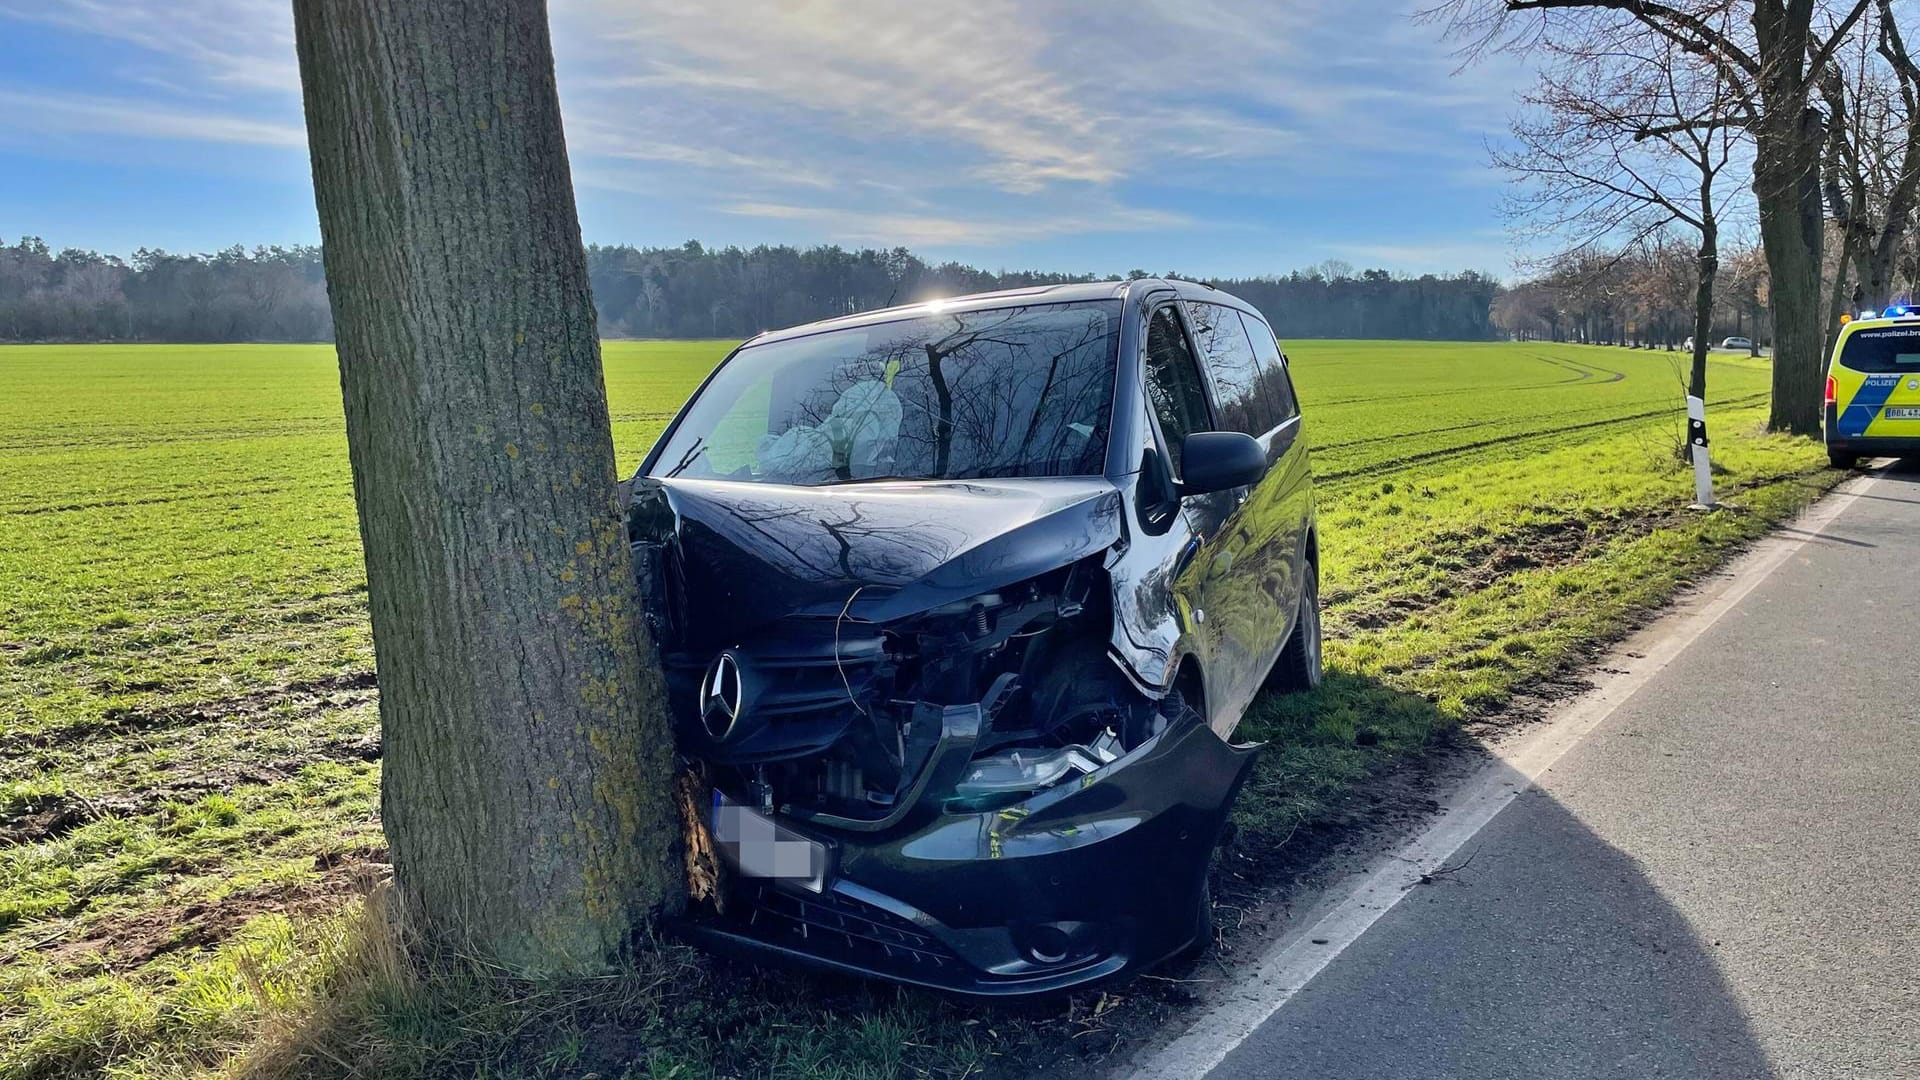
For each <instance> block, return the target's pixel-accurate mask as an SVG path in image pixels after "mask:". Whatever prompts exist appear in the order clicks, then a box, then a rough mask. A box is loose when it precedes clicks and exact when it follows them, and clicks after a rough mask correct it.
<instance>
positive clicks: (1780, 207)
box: [1753, 0, 1826, 435]
mask: <svg viewBox="0 0 1920 1080" xmlns="http://www.w3.org/2000/svg"><path fill="white" fill-rule="evenodd" d="M1813 7H1814V5H1813V4H1811V3H1807V2H1804V0H1794V2H1790V3H1782V2H1781V0H1758V2H1756V3H1755V4H1754V5H1753V29H1754V41H1755V44H1756V45H1757V46H1758V55H1759V56H1760V57H1761V58H1763V60H1764V61H1765V63H1766V68H1765V70H1764V71H1763V72H1762V73H1761V74H1760V76H1759V79H1758V82H1759V89H1760V97H1761V102H1762V116H1761V118H1760V122H1759V124H1758V125H1757V127H1756V129H1755V131H1754V163H1753V193H1754V198H1755V200H1756V201H1757V202H1758V204H1759V209H1760V238H1761V242H1762V245H1763V246H1764V247H1765V249H1766V256H1767V270H1768V273H1769V275H1770V278H1771V281H1772V285H1771V289H1772V301H1773V303H1772V307H1773V410H1772V415H1771V416H1770V417H1769V418H1768V420H1767V427H1768V428H1769V429H1770V430H1773V431H1789V432H1792V433H1793V434H1795V435H1818V434H1819V433H1820V405H1821V396H1822V393H1823V389H1824V386H1825V380H1824V376H1825V369H1826V364H1825V362H1824V357H1822V355H1821V351H1820V350H1821V346H1822V345H1823V344H1824V343H1825V341H1826V334H1825V327H1824V326H1822V325H1821V322H1822V320H1821V310H1820V309H1821V304H1820V263H1821V259H1822V256H1823V254H1824V250H1823V248H1822V235H1821V233H1822V229H1823V228H1824V226H1825V223H1826V215H1825V212H1824V211H1825V208H1824V207H1823V206H1822V205H1821V201H1820V151H1821V148H1822V147H1823V146H1824V145H1825V143H1826V128H1825V123H1824V121H1823V119H1822V118H1821V116H1820V114H1819V112H1818V111H1817V110H1815V109H1814V108H1813V107H1812V106H1811V104H1810V101H1809V94H1810V92H1811V90H1812V85H1811V82H1810V81H1809V76H1808V72H1807V70H1806V66H1807V49H1808V45H1809V41H1810V38H1811V36H1812V33H1811V30H1812V20H1813V14H1812V12H1813ZM1757 344H1758V342H1757V341H1756V345H1757Z"/></svg>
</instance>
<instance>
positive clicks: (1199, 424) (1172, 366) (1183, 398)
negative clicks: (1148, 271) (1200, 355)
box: [1146, 305, 1212, 479]
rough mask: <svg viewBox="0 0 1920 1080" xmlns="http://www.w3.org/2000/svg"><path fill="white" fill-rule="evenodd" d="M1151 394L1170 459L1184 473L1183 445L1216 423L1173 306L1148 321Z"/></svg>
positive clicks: (1148, 376) (1177, 476)
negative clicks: (1188, 438) (1210, 412)
mask: <svg viewBox="0 0 1920 1080" xmlns="http://www.w3.org/2000/svg"><path fill="white" fill-rule="evenodd" d="M1146 374H1147V397H1148V399H1149V400H1151V401H1152V402H1153V415H1154V416H1155V417H1156V418H1157V419H1158V420H1159V421H1160V432H1161V434H1162V435H1164V436H1165V437H1166V440H1167V458H1168V460H1170V461H1172V462H1173V475H1174V477H1175V478H1176V479H1178V478H1179V476H1180V449H1181V446H1180V444H1181V443H1182V442H1184V441H1185V440H1186V437H1187V436H1188V435H1191V434H1192V433H1194V432H1196V431H1206V430H1207V429H1208V428H1209V427H1211V426H1212V423H1211V421H1209V420H1208V418H1207V395H1206V391H1205V390H1204V389H1202V387H1201V382H1200V368H1199V366H1198V365H1197V364H1195V362H1194V358H1193V350H1192V349H1191V348H1189V347H1188V345H1187V335H1186V334H1184V333H1182V332H1181V330H1180V319H1179V317H1178V316H1176V315H1175V314H1174V312H1173V308H1172V306H1171V305H1169V306H1166V307H1162V308H1160V309H1159V310H1157V311H1155V312H1154V313H1153V317H1152V318H1151V319H1150V320H1148V322H1147V363H1146Z"/></svg>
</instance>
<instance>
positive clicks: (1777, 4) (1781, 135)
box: [1426, 0, 1875, 435]
mask: <svg viewBox="0 0 1920 1080" xmlns="http://www.w3.org/2000/svg"><path fill="white" fill-rule="evenodd" d="M1874 2H1875V0H1845V2H1841V3H1837V4H1829V5H1823V4H1821V3H1819V2H1817V0H1673V2H1672V3H1661V2H1657V0H1448V2H1447V3H1445V4H1442V5H1441V6H1439V7H1437V8H1434V9H1431V10H1429V11H1428V12H1427V13H1426V14H1427V16H1428V17H1429V18H1433V19H1437V20H1439V21H1441V22H1443V23H1444V24H1445V25H1446V26H1447V28H1448V30H1449V32H1450V33H1452V34H1454V35H1456V36H1457V37H1458V38H1460V39H1461V40H1463V41H1464V42H1465V44H1466V49H1467V51H1468V52H1469V53H1474V52H1478V51H1484V50H1489V49H1496V48H1512V49H1532V48H1535V47H1538V46H1540V45H1542V44H1550V43H1553V42H1556V41H1561V40H1564V39H1566V38H1567V37H1569V36H1572V37H1575V38H1581V37H1586V38H1594V37H1605V36H1607V35H1611V34H1618V33H1620V32H1621V31H1622V28H1623V27H1626V26H1629V25H1633V26H1637V27H1638V28H1640V29H1643V30H1644V31H1646V32H1649V33H1652V34H1655V35H1658V36H1659V37H1661V38H1664V39H1665V40H1667V41H1669V42H1671V43H1672V44H1673V45H1674V46H1676V47H1677V48H1679V49H1680V50H1682V51H1683V52H1685V53H1688V54H1690V55H1694V56H1699V57H1701V58H1702V59H1703V60H1705V61H1707V62H1709V63H1711V64H1712V65H1714V67H1716V68H1717V69H1718V70H1719V72H1720V74H1721V76H1722V77H1723V78H1724V79H1725V80H1726V82H1727V84H1728V86H1729V87H1730V88H1731V89H1732V91H1733V92H1734V94H1735V96H1736V97H1737V99H1738V101H1739V102H1740V103H1741V106H1742V114H1741V115H1740V117H1739V119H1740V123H1741V124H1742V126H1743V128H1744V129H1745V130H1746V131H1747V132H1749V133H1750V134H1751V135H1752V138H1753V145H1754V162H1753V190H1754V196H1755V198H1756V200H1757V203H1758V206H1759V211H1760V232H1761V238H1762V240H1763V242H1764V245H1765V249H1766V255H1767V263H1768V268H1769V270H1770V276H1771V279H1772V293H1771V295H1772V302H1773V324H1774V361H1773V411H1772V415H1771V417H1770V419H1769V421H1768V426H1769V427H1771V428H1773V429H1774V430H1777V431H1791V432H1794V433H1796V434H1802V435H1813V434H1817V433H1818V432H1819V430H1820V411H1821V409H1820V406H1821V386H1822V373H1823V371H1824V368H1825V354H1824V349H1823V346H1824V343H1825V325H1824V324H1825V321H1826V320H1825V314H1824V311H1823V305H1822V304H1821V301H1820V283H1821V280H1820V272H1821V264H1822V259H1823V254H1824V229H1825V224H1826V215H1825V213H1824V211H1823V207H1822V201H1821V190H1820V161H1821V154H1822V152H1823V150H1824V148H1825V146H1826V142H1827V131H1826V127H1827V124H1826V121H1827V117H1826V116H1825V114H1824V113H1823V111H1822V110H1821V109H1820V108H1819V107H1818V106H1819V95H1818V89H1817V82H1818V77H1819V73H1820V72H1822V71H1824V70H1826V68H1827V66H1828V64H1829V63H1830V62H1831V60H1832V59H1833V56H1834V54H1835V52H1836V51H1837V50H1838V49H1839V48H1840V47H1841V44H1842V43H1843V42H1844V41H1845V40H1846V38H1847V36H1848V34H1849V33H1851V32H1852V30H1853V28H1854V26H1855V24H1856V23H1858V22H1859V21H1860V18H1861V17H1862V16H1863V15H1864V14H1865V13H1866V12H1867V9H1868V8H1869V6H1870V5H1871V4H1873V3H1874ZM1822 12H1825V13H1827V14H1828V16H1829V19H1828V21H1827V22H1826V24H1825V26H1824V29H1823V31H1820V32H1816V30H1815V28H1814V21H1815V16H1816V14H1819V13H1822ZM1742 23H1744V25H1741V24H1742ZM1659 132H1660V128H1659V127H1658V126H1657V125H1649V127H1648V129H1647V135H1648V136H1652V135H1656V134H1658V133H1659Z"/></svg>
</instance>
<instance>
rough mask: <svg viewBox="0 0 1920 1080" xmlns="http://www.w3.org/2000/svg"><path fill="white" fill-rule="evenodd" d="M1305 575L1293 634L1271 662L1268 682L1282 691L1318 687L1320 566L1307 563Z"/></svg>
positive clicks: (1319, 676)
mask: <svg viewBox="0 0 1920 1080" xmlns="http://www.w3.org/2000/svg"><path fill="white" fill-rule="evenodd" d="M1306 569H1307V572H1306V577H1305V578H1304V579H1303V580H1302V581H1301V583H1300V612H1299V614H1298V616H1296V617H1295V618H1294V620H1293V633H1292V634H1290V635H1288V636H1287V645H1286V648H1284V649H1281V650H1280V658H1279V659H1277V660H1275V661H1274V662H1273V674H1272V675H1271V676H1269V677H1268V680H1267V684H1268V685H1269V686H1271V687H1272V688H1273V689H1275V690H1279V691H1281V692H1282V693H1296V692H1300V691H1306V690H1314V689H1317V688H1318V687H1319V686H1320V678H1321V674H1322V672H1321V666H1320V644H1321V643H1320V568H1319V567H1317V566H1315V565H1313V564H1312V563H1307V564H1306Z"/></svg>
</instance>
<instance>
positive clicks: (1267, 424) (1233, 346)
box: [1187, 303, 1280, 435]
mask: <svg viewBox="0 0 1920 1080" xmlns="http://www.w3.org/2000/svg"><path fill="white" fill-rule="evenodd" d="M1187 313H1188V314H1189V315H1190V316H1192V319H1193V342H1194V345H1195V346H1197V347H1198V348H1199V350H1200V355H1202V356H1204V357H1206V358H1207V370H1208V371H1210V372H1212V373H1213V389H1214V404H1215V405H1217V406H1219V408H1220V426H1221V427H1222V428H1224V429H1226V430H1228V431H1244V432H1246V433H1247V434H1249V435H1263V434H1265V433H1266V432H1267V431H1268V429H1270V428H1272V427H1274V426H1275V425H1276V424H1278V423H1279V422H1280V421H1279V418H1278V417H1277V416H1276V415H1275V413H1274V412H1273V409H1272V404H1271V402H1269V401H1268V400H1267V398H1266V396H1265V395H1264V394H1263V393H1262V388H1261V386H1260V358H1259V357H1257V356H1255V355H1254V353H1253V343H1252V342H1251V341H1249V340H1247V331H1246V328H1245V327H1243V326H1241V325H1240V313H1239V312H1237V311H1235V310H1233V309H1232V308H1227V307H1221V306H1220V305H1218V304H1203V303H1189V304H1188V305H1187Z"/></svg>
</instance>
